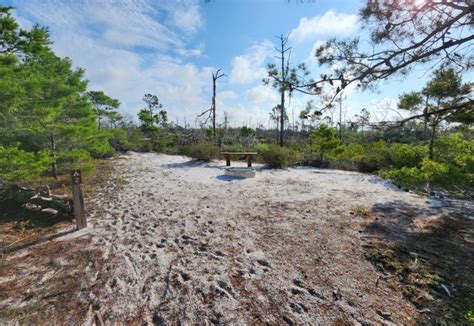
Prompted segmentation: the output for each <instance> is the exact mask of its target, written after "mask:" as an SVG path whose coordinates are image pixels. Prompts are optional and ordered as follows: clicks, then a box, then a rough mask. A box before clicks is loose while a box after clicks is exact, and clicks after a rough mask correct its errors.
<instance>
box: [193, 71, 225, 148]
mask: <svg viewBox="0 0 474 326" xmlns="http://www.w3.org/2000/svg"><path fill="white" fill-rule="evenodd" d="M224 76H225V74H224V73H222V72H221V69H217V71H216V72H215V73H213V74H212V102H211V107H210V108H209V109H207V110H205V111H203V112H201V113H200V114H199V115H198V117H202V116H203V115H205V114H206V113H207V114H208V116H207V117H206V120H205V121H204V124H206V123H207V122H208V121H209V120H210V119H212V139H213V140H215V139H216V82H217V80H218V79H219V78H221V77H224Z"/></svg>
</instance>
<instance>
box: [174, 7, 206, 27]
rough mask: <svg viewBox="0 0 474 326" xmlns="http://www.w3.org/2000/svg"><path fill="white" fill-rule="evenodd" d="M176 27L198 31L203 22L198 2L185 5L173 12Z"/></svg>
mask: <svg viewBox="0 0 474 326" xmlns="http://www.w3.org/2000/svg"><path fill="white" fill-rule="evenodd" d="M173 22H174V24H175V26H176V27H178V28H179V29H181V30H182V31H185V32H191V33H193V32H196V31H197V30H198V29H199V28H200V27H201V26H202V24H203V22H202V18H201V13H200V10H199V6H198V5H196V4H193V5H188V6H183V7H182V8H178V9H177V10H175V11H174V13H173Z"/></svg>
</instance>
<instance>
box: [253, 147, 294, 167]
mask: <svg viewBox="0 0 474 326" xmlns="http://www.w3.org/2000/svg"><path fill="white" fill-rule="evenodd" d="M257 150H258V151H259V154H260V156H261V157H262V159H263V161H264V162H265V163H266V164H268V166H269V167H271V168H276V169H284V168H287V167H289V166H291V165H294V164H295V163H297V162H298V160H299V159H300V158H301V153H299V152H298V151H297V150H295V149H291V148H287V147H280V146H278V145H274V144H260V145H259V146H257Z"/></svg>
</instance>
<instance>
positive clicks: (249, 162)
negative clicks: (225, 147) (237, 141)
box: [221, 152, 258, 168]
mask: <svg viewBox="0 0 474 326" xmlns="http://www.w3.org/2000/svg"><path fill="white" fill-rule="evenodd" d="M221 154H222V155H224V156H225V165H226V166H230V157H231V156H232V155H241V156H242V155H245V157H246V158H247V166H248V167H249V168H250V167H252V156H253V155H257V154H258V153H257V152H221Z"/></svg>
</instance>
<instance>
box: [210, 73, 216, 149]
mask: <svg viewBox="0 0 474 326" xmlns="http://www.w3.org/2000/svg"><path fill="white" fill-rule="evenodd" d="M216 80H217V76H216V75H212V104H211V110H212V138H213V139H214V140H216Z"/></svg>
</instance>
